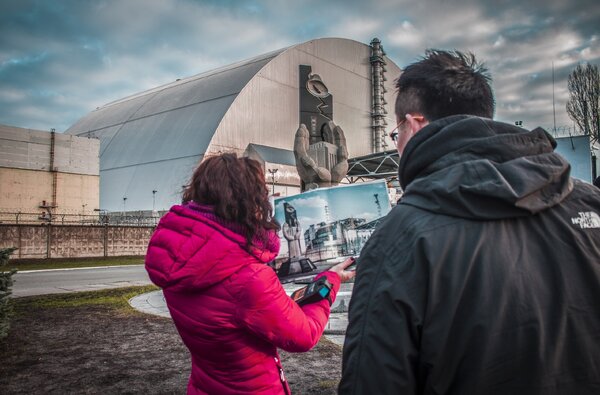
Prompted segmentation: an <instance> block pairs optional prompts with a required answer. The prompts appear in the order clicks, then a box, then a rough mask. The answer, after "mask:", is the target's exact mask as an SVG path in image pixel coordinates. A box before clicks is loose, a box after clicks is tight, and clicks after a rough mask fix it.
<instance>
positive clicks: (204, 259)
mask: <svg viewBox="0 0 600 395" xmlns="http://www.w3.org/2000/svg"><path fill="white" fill-rule="evenodd" d="M278 251H279V238H278V237H277V235H276V234H275V233H274V232H272V233H271V234H270V238H269V243H268V245H265V246H256V245H253V246H250V247H246V239H245V238H244V237H243V236H242V235H240V234H238V233H235V232H233V231H232V230H230V229H228V228H227V227H225V226H223V225H222V224H219V223H217V222H215V221H212V220H211V219H209V218H207V217H206V216H203V215H202V214H201V213H199V212H197V211H195V210H193V209H191V208H189V207H186V206H173V207H172V208H171V211H170V212H169V213H167V214H166V215H165V216H164V217H163V218H162V219H161V220H160V223H159V225H158V227H157V229H156V231H155V232H154V234H153V236H152V238H151V240H150V244H149V246H148V252H147V254H146V270H147V271H148V274H149V276H150V279H151V280H152V281H153V282H154V283H155V284H156V285H158V286H159V287H161V288H168V289H170V290H178V291H181V290H189V291H191V290H200V289H203V288H206V287H210V286H212V285H214V284H217V283H219V282H221V281H223V280H224V279H226V278H227V277H229V276H231V275H232V274H234V273H235V272H237V271H238V270H239V269H240V268H241V267H242V266H245V265H248V264H250V263H267V262H269V261H271V260H273V259H275V257H276V255H277V252H278Z"/></svg>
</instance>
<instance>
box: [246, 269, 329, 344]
mask: <svg viewBox="0 0 600 395" xmlns="http://www.w3.org/2000/svg"><path fill="white" fill-rule="evenodd" d="M321 276H327V279H328V280H329V281H330V282H331V283H332V284H333V290H332V300H335V296H336V294H337V291H338V289H339V287H340V277H339V276H338V275H337V274H336V273H334V272H329V271H328V272H324V273H321V274H319V276H317V277H321ZM329 312H330V306H329V302H328V301H327V300H325V299H323V300H321V301H319V302H316V303H310V304H307V305H304V306H302V307H300V306H298V304H296V302H294V301H292V299H291V298H290V297H289V296H288V295H287V294H286V293H285V290H284V289H283V287H282V286H281V283H280V281H279V279H278V278H277V276H276V274H275V272H274V271H273V270H272V269H271V268H269V267H267V266H264V269H262V268H261V269H260V270H258V271H257V272H256V273H255V274H254V276H252V278H250V280H248V282H247V283H246V284H245V287H244V290H243V292H241V294H240V301H239V304H238V309H237V312H236V315H237V318H238V320H239V321H240V322H241V324H242V325H243V326H245V327H246V328H248V329H249V330H250V331H251V332H252V333H254V334H255V335H256V336H258V337H260V338H262V339H264V340H266V341H268V342H270V343H272V344H274V345H275V346H276V347H278V348H281V349H283V350H285V351H291V352H303V351H308V350H310V349H311V348H313V347H314V346H315V345H316V344H317V343H318V342H319V339H320V338H321V335H322V334H323V331H324V329H325V325H326V324H327V320H328V319H329Z"/></svg>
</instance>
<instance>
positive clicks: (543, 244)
mask: <svg viewBox="0 0 600 395" xmlns="http://www.w3.org/2000/svg"><path fill="white" fill-rule="evenodd" d="M489 81H490V80H489V77H488V76H487V71H486V70H485V68H483V66H481V65H480V64H478V63H477V62H476V60H475V58H474V56H473V55H471V54H463V53H460V52H445V51H428V52H427V53H426V56H425V57H424V58H423V59H421V60H420V61H418V62H417V63H414V64H412V65H410V66H408V67H407V68H406V69H405V70H404V71H403V73H402V74H401V76H400V78H399V79H398V80H397V88H398V97H397V100H396V117H397V120H398V126H397V129H396V130H394V132H393V133H392V134H391V137H392V138H393V139H394V141H396V142H397V147H398V152H399V153H400V156H401V158H400V165H399V169H398V176H399V181H400V184H401V185H402V188H403V189H404V195H403V197H402V199H401V200H400V202H399V204H398V205H397V206H396V207H395V208H394V209H393V210H392V211H391V212H390V213H389V214H388V216H387V217H386V218H385V220H384V221H383V222H382V223H381V224H380V225H379V227H378V229H377V230H376V231H375V233H374V234H373V235H372V237H371V238H370V240H369V241H368V243H367V245H366V246H365V247H364V249H363V251H362V253H361V256H360V258H359V260H358V266H357V277H356V283H355V286H354V291H353V296H352V300H351V303H350V311H349V322H350V323H349V326H348V330H347V333H346V342H345V344H344V357H343V368H342V380H341V383H340V387H339V392H340V394H378V395H381V394H528V395H529V394H600V190H598V189H597V188H594V187H593V186H592V185H591V184H587V183H584V182H580V181H578V180H576V179H572V178H571V177H570V166H569V164H568V163H567V162H566V161H565V159H563V158H562V157H561V156H560V155H558V154H556V153H554V152H553V150H554V147H555V146H556V143H555V141H554V139H553V138H552V137H551V136H550V135H548V134H547V133H546V132H545V131H544V130H542V129H540V128H538V129H535V130H532V131H526V130H524V129H521V128H518V127H515V126H513V125H509V124H505V123H500V122H495V121H493V120H491V118H492V116H493V111H494V99H493V94H492V90H491V88H490V84H489Z"/></svg>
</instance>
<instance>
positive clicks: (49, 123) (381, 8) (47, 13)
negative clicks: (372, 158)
mask: <svg viewBox="0 0 600 395" xmlns="http://www.w3.org/2000/svg"><path fill="white" fill-rule="evenodd" d="M599 30H600V6H599V5H598V1H597V0H589V1H588V0H570V1H566V0H543V1H538V0H534V1H527V0H525V1H524V0H487V1H479V2H475V1H466V0H465V1H463V0H456V1H455V0H422V1H410V0H397V1H392V0H382V1H377V0H375V1H362V0H361V1H313V0H296V1H283V0H280V1H277V0H267V1H258V0H256V1H243V0H242V1H235V0H214V1H201V0H197V1H194V0H114V1H113V0H106V1H100V0H37V1H36V0H0V124H6V125H12V126H19V127H25V128H33V129H41V130H50V129H51V128H55V129H56V130H57V131H60V132H62V131H64V130H66V129H67V128H68V127H69V126H70V125H72V124H73V123H74V122H75V121H76V120H77V119H79V118H81V117H82V116H84V115H85V114H87V113H88V112H90V111H92V110H93V109H95V108H96V107H99V106H102V105H104V104H106V103H108V102H111V101H113V100H116V99H120V98H122V97H125V96H128V95H130V94H133V93H137V92H141V91H143V90H146V89H149V88H153V87H156V86H159V85H162V84H165V83H169V82H172V81H174V80H175V79H177V78H182V77H188V76H192V75H195V74H199V73H201V72H203V71H206V70H210V69H213V68H216V67H219V66H223V65H226V64H229V63H233V62H236V61H239V60H242V59H246V58H250V57H254V56H256V55H260V54H262V53H266V52H269V51H271V50H275V49H279V48H283V47H286V46H289V45H293V44H298V43H302V42H305V41H308V40H310V39H314V38H323V37H341V38H349V39H354V40H357V41H360V42H363V43H365V44H368V43H369V42H370V41H371V39H372V38H373V37H378V38H379V39H380V40H381V41H382V43H383V46H384V49H385V50H386V52H387V55H388V56H389V57H390V58H391V59H392V60H393V61H394V62H396V63H397V64H398V65H399V66H400V67H403V66H404V65H406V64H408V63H410V62H412V61H414V60H416V59H417V58H418V57H419V56H420V55H422V54H423V52H424V50H425V49H426V48H440V49H454V48H456V49H459V50H464V51H467V50H469V51H473V52H474V53H475V54H476V55H477V56H478V57H479V58H480V59H481V60H483V61H485V63H486V64H487V65H488V67H489V69H490V71H491V73H492V76H493V79H494V82H493V88H494V90H495V93H496V101H497V108H496V119H499V120H503V121H507V122H511V123H512V122H514V121H516V120H521V121H523V126H525V127H528V128H532V127H535V126H538V125H541V126H544V127H546V128H550V129H551V128H552V127H553V124H554V119H553V118H554V117H553V100H552V96H553V83H552V81H553V77H552V64H553V63H554V81H555V83H554V96H555V100H554V103H555V108H556V125H557V126H558V127H564V126H572V125H573V122H572V121H571V120H569V118H568V116H567V114H566V111H565V103H566V100H567V98H568V90H567V83H566V79H567V75H568V73H569V72H570V71H571V70H572V69H573V68H574V67H575V66H576V65H577V64H578V63H580V62H589V63H593V64H600V46H599V42H600V31H599ZM391 77H392V78H395V77H397V76H391ZM388 100H389V99H388Z"/></svg>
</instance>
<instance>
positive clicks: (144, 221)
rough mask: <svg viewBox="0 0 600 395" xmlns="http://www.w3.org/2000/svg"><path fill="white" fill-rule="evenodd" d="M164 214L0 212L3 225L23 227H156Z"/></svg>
mask: <svg viewBox="0 0 600 395" xmlns="http://www.w3.org/2000/svg"><path fill="white" fill-rule="evenodd" d="M162 214H163V212H154V213H150V214H149V213H148V212H132V213H98V214H72V213H48V212H43V213H39V212H38V213H33V212H11V211H0V223H1V224H16V225H19V224H23V225H32V224H37V225H43V224H52V225H90V226H94V225H95V226H97V225H111V226H119V225H120V226H156V224H158V220H159V219H160V217H161V216H162Z"/></svg>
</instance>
